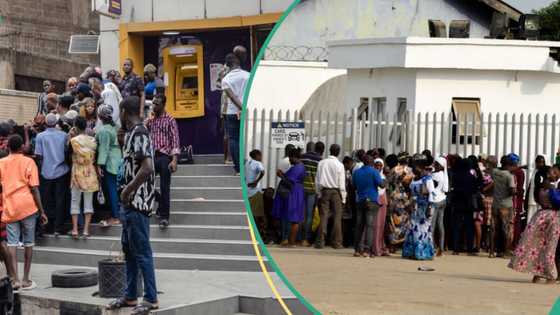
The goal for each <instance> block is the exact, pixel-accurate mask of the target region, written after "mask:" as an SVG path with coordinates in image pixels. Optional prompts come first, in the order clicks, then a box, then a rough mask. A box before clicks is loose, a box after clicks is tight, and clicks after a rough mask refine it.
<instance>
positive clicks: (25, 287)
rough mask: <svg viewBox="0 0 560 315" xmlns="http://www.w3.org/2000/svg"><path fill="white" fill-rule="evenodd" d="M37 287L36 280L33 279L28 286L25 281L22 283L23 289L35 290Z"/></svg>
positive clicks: (21, 288)
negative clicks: (24, 283)
mask: <svg viewBox="0 0 560 315" xmlns="http://www.w3.org/2000/svg"><path fill="white" fill-rule="evenodd" d="M36 287H37V283H35V281H33V280H31V281H30V283H29V285H28V286H24V285H23V283H22V284H21V287H20V290H23V291H30V290H33V289H35V288H36Z"/></svg>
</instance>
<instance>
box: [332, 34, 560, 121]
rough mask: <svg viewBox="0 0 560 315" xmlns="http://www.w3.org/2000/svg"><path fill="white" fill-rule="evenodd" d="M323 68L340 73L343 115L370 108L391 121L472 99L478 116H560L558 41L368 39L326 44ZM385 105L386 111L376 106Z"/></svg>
mask: <svg viewBox="0 0 560 315" xmlns="http://www.w3.org/2000/svg"><path fill="white" fill-rule="evenodd" d="M328 45H329V55H330V58H329V66H330V67H332V68H335V69H339V68H340V69H347V70H348V79H347V93H346V96H347V97H346V106H347V108H346V109H347V110H350V109H352V108H355V107H358V106H360V104H364V101H365V100H368V101H371V102H372V104H373V105H374V106H378V104H380V105H379V106H385V107H384V108H382V109H379V110H378V111H385V112H387V113H388V114H389V115H393V114H394V113H396V112H397V111H398V110H399V106H403V104H406V109H408V110H411V111H416V112H446V113H448V112H450V111H451V110H452V103H453V100H457V99H471V100H478V102H479V106H480V108H479V112H480V111H481V112H502V113H505V112H509V113H514V112H515V113H537V112H540V113H556V112H558V113H560V109H558V100H559V99H560V67H559V66H558V62H557V61H556V60H554V59H553V58H552V57H550V53H551V48H560V43H559V42H544V41H518V40H491V39H450V38H421V37H408V38H372V39H359V40H342V41H332V42H329V44H328ZM383 104H386V105H383Z"/></svg>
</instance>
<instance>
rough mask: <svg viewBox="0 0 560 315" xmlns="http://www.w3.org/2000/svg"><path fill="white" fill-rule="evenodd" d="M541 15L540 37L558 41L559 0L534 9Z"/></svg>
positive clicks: (559, 28)
mask: <svg viewBox="0 0 560 315" xmlns="http://www.w3.org/2000/svg"><path fill="white" fill-rule="evenodd" d="M536 13H537V14H538V15H540V16H541V26H542V30H541V39H542V40H555V41H560V0H556V1H554V2H553V3H551V4H550V5H549V6H547V7H544V8H542V9H540V10H538V11H536Z"/></svg>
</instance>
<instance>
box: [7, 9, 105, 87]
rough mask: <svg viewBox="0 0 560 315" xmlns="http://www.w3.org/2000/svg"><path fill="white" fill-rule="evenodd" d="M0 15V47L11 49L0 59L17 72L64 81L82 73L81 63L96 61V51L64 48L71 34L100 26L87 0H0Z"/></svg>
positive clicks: (17, 73)
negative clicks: (77, 52) (1, 20)
mask: <svg viewBox="0 0 560 315" xmlns="http://www.w3.org/2000/svg"><path fill="white" fill-rule="evenodd" d="M0 15H2V16H4V17H5V21H4V23H3V24H0V34H2V35H3V36H0V50H1V49H2V48H4V49H9V50H11V51H12V55H7V54H2V53H0V60H4V61H5V60H8V61H9V62H11V63H12V66H13V68H14V73H15V74H16V75H22V76H28V77H33V78H40V79H51V80H58V81H64V80H65V79H66V78H68V77H69V76H71V75H78V74H79V73H81V71H82V70H83V67H84V65H86V64H89V63H98V62H99V61H98V56H97V55H70V54H68V52H67V51H68V42H69V40H70V35H72V34H86V33H87V32H88V31H90V30H91V31H95V32H98V30H99V18H98V17H97V15H95V14H93V13H91V9H90V0H73V1H68V0H18V1H0ZM13 54H15V55H16V56H13ZM16 60H17V61H16ZM30 61H32V62H33V63H32V64H31V63H30ZM45 69H47V70H45ZM38 88H39V89H41V87H40V86H39V87H38Z"/></svg>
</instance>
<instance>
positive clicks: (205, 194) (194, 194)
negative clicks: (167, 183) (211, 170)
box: [171, 186, 243, 200]
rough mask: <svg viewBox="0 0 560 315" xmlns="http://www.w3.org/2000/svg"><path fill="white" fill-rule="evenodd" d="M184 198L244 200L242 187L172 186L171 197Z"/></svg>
mask: <svg viewBox="0 0 560 315" xmlns="http://www.w3.org/2000/svg"><path fill="white" fill-rule="evenodd" d="M176 198H184V199H195V198H204V199H208V200H213V199H217V200H220V199H234V200H236V199H237V200H242V199H243V195H242V191H241V187H230V188H225V187H178V186H173V187H171V199H176Z"/></svg>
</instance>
